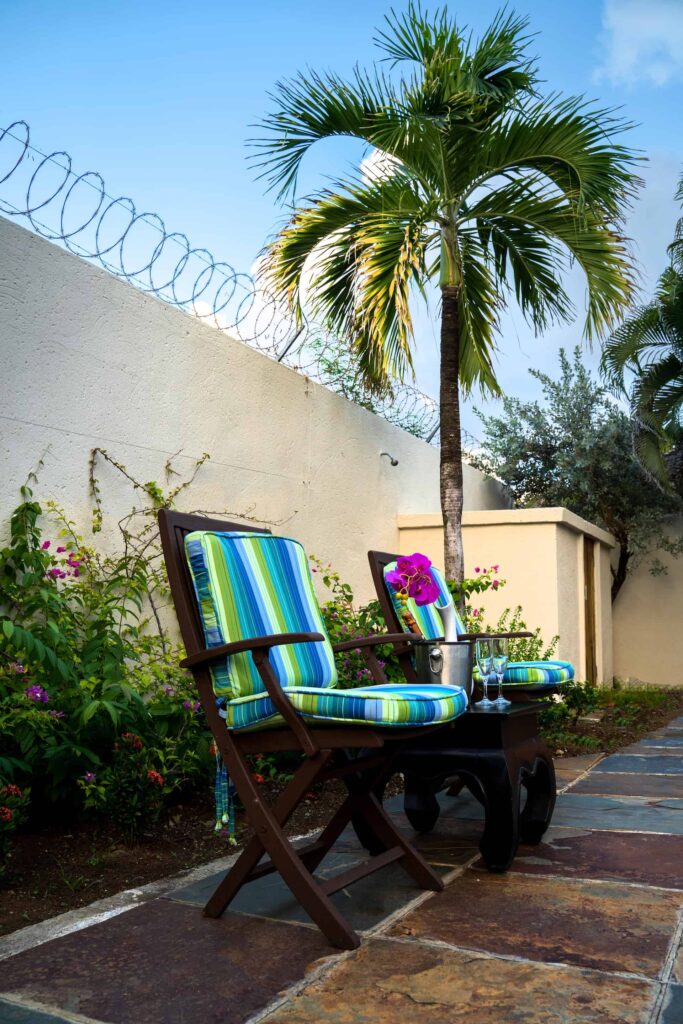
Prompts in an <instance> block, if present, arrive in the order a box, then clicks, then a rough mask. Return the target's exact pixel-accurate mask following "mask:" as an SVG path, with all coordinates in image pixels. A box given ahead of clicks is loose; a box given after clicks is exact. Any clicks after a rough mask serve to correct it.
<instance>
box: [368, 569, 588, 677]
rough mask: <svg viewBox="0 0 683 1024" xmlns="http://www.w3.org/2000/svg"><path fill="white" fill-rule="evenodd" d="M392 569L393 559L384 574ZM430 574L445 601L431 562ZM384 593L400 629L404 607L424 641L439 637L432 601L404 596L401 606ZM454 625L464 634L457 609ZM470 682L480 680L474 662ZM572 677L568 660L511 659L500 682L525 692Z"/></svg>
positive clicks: (438, 621) (443, 601) (390, 589)
mask: <svg viewBox="0 0 683 1024" xmlns="http://www.w3.org/2000/svg"><path fill="white" fill-rule="evenodd" d="M395 568H396V562H390V563H389V565H387V566H386V567H385V569H384V576H385V579H386V574H387V573H388V572H391V571H392V570H393V569H395ZM430 571H431V574H432V577H433V579H434V582H435V583H436V584H437V586H438V588H439V594H440V597H439V600H438V602H437V603H438V604H446V602H447V601H449V600H450V596H451V595H450V592H449V590H448V587H447V586H446V581H445V579H444V577H443V574H442V573H441V572H440V571H439V570H438V569H437V568H436V566H435V565H433V566H432V567H431V570H430ZM386 588H387V592H388V594H389V597H390V598H391V603H392V604H393V606H394V608H395V609H396V612H397V614H398V617H399V619H400V621H401V625H402V626H403V628H404V629H405V630H406V631H408V627H407V626H406V625H405V623H404V621H403V619H402V618H401V611H402V609H403V608H404V607H405V608H406V609H407V610H408V611H409V612H410V614H411V615H412V616H413V618H414V619H415V621H416V622H417V624H418V626H419V627H420V629H421V631H422V633H423V635H424V636H425V637H426V638H427V639H428V640H437V639H438V638H439V637H442V636H443V625H442V622H441V616H440V615H439V613H438V612H437V610H436V606H435V604H427V605H423V606H422V607H420V606H419V605H417V604H415V601H414V600H413V599H412V598H408V601H407V602H406V604H405V605H403V604H402V603H401V602H400V601H399V599H398V597H397V596H396V591H395V590H394V588H393V587H392V586H390V584H388V583H387V584H386ZM455 624H456V629H457V631H458V636H460V634H461V633H466V632H467V630H466V629H465V626H464V623H463V621H462V619H461V618H460V616H459V615H458V612H457V609H456V612H455ZM473 678H474V681H475V683H479V682H481V675H480V674H479V670H478V669H477V666H476V664H475V666H474V676H473ZM573 678H574V667H573V665H571V664H570V663H569V662H568V661H513V662H510V664H509V665H508V668H507V671H506V673H505V675H504V676H503V685H504V686H505V687H506V688H510V689H514V688H517V689H519V690H529V691H534V690H535V691H539V692H540V691H542V690H549V689H554V688H555V687H557V686H560V685H561V684H562V683H566V682H569V681H570V680H572V679H573Z"/></svg>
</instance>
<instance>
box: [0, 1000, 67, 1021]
mask: <svg viewBox="0 0 683 1024" xmlns="http://www.w3.org/2000/svg"><path fill="white" fill-rule="evenodd" d="M0 1022H1V1024H70V1021H69V1019H68V1018H67V1017H60V1016H56V1015H55V1014H54V1013H50V1012H45V1011H43V1010H38V1009H36V1008H34V1007H32V1006H19V1005H18V1004H17V1003H9V1002H8V1001H7V1000H6V999H1V998H0Z"/></svg>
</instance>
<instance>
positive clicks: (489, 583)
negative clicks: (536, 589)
mask: <svg viewBox="0 0 683 1024" xmlns="http://www.w3.org/2000/svg"><path fill="white" fill-rule="evenodd" d="M474 573H475V575H474V576H466V577H465V579H464V580H463V581H462V583H456V582H455V580H448V584H447V586H448V589H449V590H450V592H451V594H452V596H453V600H454V602H455V604H456V605H459V604H461V602H463V601H464V602H465V604H466V608H465V612H466V614H467V615H468V616H469V617H471V618H473V619H480V618H481V617H482V616H483V614H484V612H483V609H481V608H472V607H471V605H468V602H469V600H470V598H471V597H472V595H473V594H485V593H486V591H487V590H498V589H499V588H500V587H504V586H505V584H506V582H507V581H506V580H504V579H502V577H501V576H500V566H499V565H490V566H488V567H487V566H484V568H481V566H479V565H475V567H474Z"/></svg>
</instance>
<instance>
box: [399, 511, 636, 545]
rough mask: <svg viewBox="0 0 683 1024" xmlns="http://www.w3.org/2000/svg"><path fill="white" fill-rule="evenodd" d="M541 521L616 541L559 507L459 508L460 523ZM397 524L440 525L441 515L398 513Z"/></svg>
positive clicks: (600, 539)
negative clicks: (460, 514) (486, 509)
mask: <svg viewBox="0 0 683 1024" xmlns="http://www.w3.org/2000/svg"><path fill="white" fill-rule="evenodd" d="M542 523H550V524H556V525H558V526H564V527H566V528H567V529H569V530H573V531H574V532H575V533H583V534H585V535H586V536H587V537H592V538H593V539H594V540H597V541H598V543H600V544H604V545H605V546H606V547H608V548H614V547H616V544H617V542H616V540H615V539H614V537H613V536H612V534H611V533H608V532H607V531H606V530H602V529H600V527H599V526H595V525H594V524H593V523H589V522H588V520H587V519H582V518H581V516H577V515H576V514H575V513H574V512H570V511H569V509H567V508H562V507H558V508H511V509H492V510H490V511H478V512H463V516H462V524H463V526H521V525H538V524H542ZM397 525H398V528H399V530H416V529H425V528H440V527H441V526H442V519H441V514H440V513H428V514H417V515H399V516H398V517H397Z"/></svg>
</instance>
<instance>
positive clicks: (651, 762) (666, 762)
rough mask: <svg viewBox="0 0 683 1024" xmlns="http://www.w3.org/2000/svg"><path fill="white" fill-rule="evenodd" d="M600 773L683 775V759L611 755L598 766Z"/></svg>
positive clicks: (665, 756) (661, 756)
mask: <svg viewBox="0 0 683 1024" xmlns="http://www.w3.org/2000/svg"><path fill="white" fill-rule="evenodd" d="M593 771H594V772H596V773H598V772H656V773H658V774H661V775H683V758H681V757H675V756H668V755H666V754H659V753H658V754H644V755H640V756H638V755H636V754H611V755H610V756H609V757H606V758H605V760H604V761H601V762H600V764H597V765H596V766H595V768H593Z"/></svg>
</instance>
